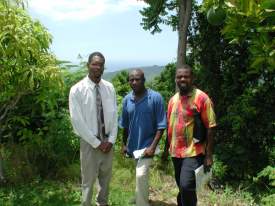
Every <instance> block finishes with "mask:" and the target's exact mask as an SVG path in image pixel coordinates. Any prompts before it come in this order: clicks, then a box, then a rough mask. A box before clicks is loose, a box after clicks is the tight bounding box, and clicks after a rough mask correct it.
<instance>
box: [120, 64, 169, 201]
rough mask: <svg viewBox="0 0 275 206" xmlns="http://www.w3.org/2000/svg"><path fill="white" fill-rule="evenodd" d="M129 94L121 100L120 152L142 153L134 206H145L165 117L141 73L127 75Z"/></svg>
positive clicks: (162, 108)
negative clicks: (121, 139) (121, 138)
mask: <svg viewBox="0 0 275 206" xmlns="http://www.w3.org/2000/svg"><path fill="white" fill-rule="evenodd" d="M129 84H130V86H131V88H132V90H133V91H131V92H130V93H129V94H128V95H127V96H125V97H124V99H123V108H122V117H121V126H122V127H123V129H124V132H123V144H124V145H123V152H124V153H125V154H128V155H129V156H131V157H133V152H134V151H137V150H142V149H144V152H143V153H142V155H141V157H139V158H137V159H136V196H135V203H136V205H138V206H149V184H148V180H149V167H150V165H151V163H152V159H153V156H154V154H155V151H156V148H157V145H158V142H159V140H160V138H161V136H162V134H163V131H164V130H165V128H166V117H165V111H164V104H163V99H162V97H161V95H160V94H159V93H158V92H155V91H153V90H151V89H146V88H145V77H144V73H143V71H142V70H141V69H136V70H133V71H132V72H131V73H130V74H129Z"/></svg>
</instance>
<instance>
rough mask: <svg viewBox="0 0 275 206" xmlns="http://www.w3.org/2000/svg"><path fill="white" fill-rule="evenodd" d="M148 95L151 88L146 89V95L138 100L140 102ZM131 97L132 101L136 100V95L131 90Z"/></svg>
mask: <svg viewBox="0 0 275 206" xmlns="http://www.w3.org/2000/svg"><path fill="white" fill-rule="evenodd" d="M147 96H149V89H146V91H145V94H144V96H143V97H142V98H141V99H140V100H138V102H140V101H142V100H143V99H144V98H145V97H147ZM130 99H131V100H132V101H135V96H134V92H133V91H131V93H130Z"/></svg>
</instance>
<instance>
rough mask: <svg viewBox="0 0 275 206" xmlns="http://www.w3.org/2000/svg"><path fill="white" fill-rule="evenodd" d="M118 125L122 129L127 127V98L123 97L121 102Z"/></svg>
mask: <svg viewBox="0 0 275 206" xmlns="http://www.w3.org/2000/svg"><path fill="white" fill-rule="evenodd" d="M119 126H120V127H122V128H124V129H128V127H129V119H128V112H127V98H124V99H123V102H122V114H121V118H120V122H119Z"/></svg>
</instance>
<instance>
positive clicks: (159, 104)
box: [155, 95, 167, 129]
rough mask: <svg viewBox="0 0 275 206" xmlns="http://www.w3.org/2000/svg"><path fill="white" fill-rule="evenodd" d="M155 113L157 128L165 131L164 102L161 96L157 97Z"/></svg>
mask: <svg viewBox="0 0 275 206" xmlns="http://www.w3.org/2000/svg"><path fill="white" fill-rule="evenodd" d="M155 112H156V120H157V128H158V129H165V128H166V126H167V123H166V114H165V109H164V101H163V98H162V96H161V95H158V98H157V101H156V104H155Z"/></svg>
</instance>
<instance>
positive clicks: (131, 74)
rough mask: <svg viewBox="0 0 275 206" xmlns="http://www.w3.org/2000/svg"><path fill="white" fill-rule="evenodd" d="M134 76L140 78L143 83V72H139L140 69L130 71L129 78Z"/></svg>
mask: <svg viewBox="0 0 275 206" xmlns="http://www.w3.org/2000/svg"><path fill="white" fill-rule="evenodd" d="M135 75H138V76H140V77H141V79H143V80H144V81H145V76H144V72H143V70H141V69H134V70H132V71H130V73H129V78H130V76H135Z"/></svg>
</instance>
